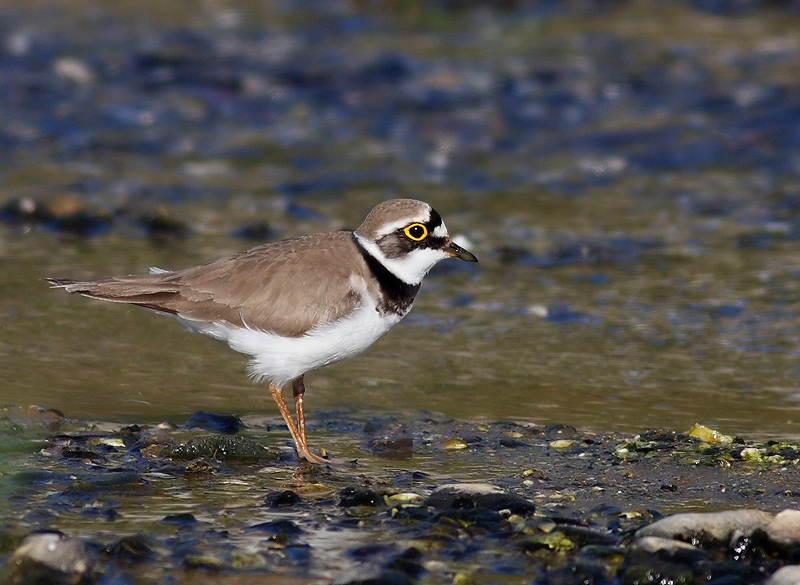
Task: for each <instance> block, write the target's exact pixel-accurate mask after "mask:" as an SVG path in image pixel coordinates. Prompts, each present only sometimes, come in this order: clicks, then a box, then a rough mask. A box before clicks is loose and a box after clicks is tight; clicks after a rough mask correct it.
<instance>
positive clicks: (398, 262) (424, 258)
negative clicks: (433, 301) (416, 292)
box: [356, 234, 449, 285]
mask: <svg viewBox="0 0 800 585" xmlns="http://www.w3.org/2000/svg"><path fill="white" fill-rule="evenodd" d="M356 238H358V243H359V244H361V246H363V248H364V249H365V250H366V251H367V252H368V253H369V255H370V256H372V257H373V258H375V259H376V260H377V261H378V262H380V263H381V264H382V265H383V266H384V267H385V268H386V269H387V270H388V271H389V272H391V273H392V274H394V275H395V276H396V277H397V278H399V279H400V280H402V281H403V282H405V283H406V284H410V285H417V284H419V283H421V282H422V279H423V278H425V275H426V274H428V272H430V269H431V268H433V267H434V266H435V265H436V264H437V263H438V262H439V261H441V260H444V259H445V258H448V257H449V256H448V254H446V253H445V252H444V251H442V250H435V249H433V248H418V249H416V250H412V251H411V252H410V253H409V254H408V255H407V256H405V257H403V258H387V257H386V256H385V255H384V253H383V252H382V251H381V249H380V248H379V247H378V244H376V243H375V242H373V241H371V240H367V239H366V238H364V237H363V236H360V235H358V234H356Z"/></svg>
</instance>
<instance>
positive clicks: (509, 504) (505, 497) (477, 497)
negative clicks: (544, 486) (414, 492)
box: [427, 483, 534, 514]
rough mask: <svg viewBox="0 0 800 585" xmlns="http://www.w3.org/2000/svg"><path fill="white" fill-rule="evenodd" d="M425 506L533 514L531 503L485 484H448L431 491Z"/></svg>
mask: <svg viewBox="0 0 800 585" xmlns="http://www.w3.org/2000/svg"><path fill="white" fill-rule="evenodd" d="M427 504H428V505H429V506H433V507H434V508H488V509H490V510H495V511H499V510H509V511H511V512H512V513H513V514H529V513H531V512H533V510H534V506H533V502H530V501H528V500H526V499H525V498H523V497H520V496H517V495H514V494H510V493H508V492H506V491H505V490H502V489H500V488H499V487H497V486H494V485H491V484H487V483H449V484H445V485H443V486H440V487H438V488H436V489H435V490H433V492H432V493H431V495H430V496H428V500H427Z"/></svg>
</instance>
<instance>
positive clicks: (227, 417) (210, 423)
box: [184, 410, 244, 435]
mask: <svg viewBox="0 0 800 585" xmlns="http://www.w3.org/2000/svg"><path fill="white" fill-rule="evenodd" d="M184 426H185V427H186V428H187V429H205V430H208V431H217V432H220V433H223V434H226V435H234V434H236V433H238V432H239V431H240V430H241V429H242V427H244V423H242V421H241V419H240V418H239V417H238V416H236V415H234V414H216V413H213V412H205V411H202V410H200V411H197V412H195V413H194V414H193V415H192V417H191V418H190V419H189V420H188V421H186V425H184Z"/></svg>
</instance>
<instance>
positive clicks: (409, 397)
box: [0, 2, 800, 439]
mask: <svg viewBox="0 0 800 585" xmlns="http://www.w3.org/2000/svg"><path fill="white" fill-rule="evenodd" d="M249 9H252V7H249V8H248V7H245V8H242V10H241V11H240V12H237V11H236V10H232V11H219V12H215V11H214V9H212V8H208V9H207V11H208V12H207V13H205V12H204V13H203V14H202V15H199V16H198V15H195V16H191V15H171V16H170V17H167V16H164V17H163V18H164V21H163V23H159V24H157V25H156V26H154V27H152V28H142V23H143V22H148V21H149V20H148V19H150V20H152V19H157V18H158V15H157V14H154V15H148V16H144V15H141V14H134V15H130V14H127V15H122V14H121V13H120V12H119V11H120V10H123V8H115V7H113V6H110V7H108V8H102V9H101V8H95V9H92V10H87V11H82V10H81V9H79V8H75V7H70V5H67V6H66V7H65V8H64V11H65V12H64V13H62V14H55V13H53V12H52V11H50V12H48V11H46V10H45V11H43V12H37V8H36V6H35V5H34V6H32V8H31V12H30V13H26V12H24V11H21V10H20V9H18V8H15V9H14V10H10V9H9V10H8V14H9V15H11V17H10V19H9V20H8V22H9V23H10V24H9V25H8V28H7V31H6V33H5V34H6V37H5V40H6V46H7V55H6V60H5V62H4V63H5V64H4V66H3V68H2V71H0V76H2V81H3V82H4V86H6V87H12V88H16V89H15V91H9V92H6V94H5V96H4V97H3V98H2V99H3V100H4V104H5V107H6V112H7V114H6V116H7V121H8V124H7V126H6V130H5V132H4V135H3V136H4V140H5V145H6V146H5V148H6V150H7V154H8V156H7V157H6V158H5V162H4V163H2V164H0V173H2V175H1V176H2V178H3V183H4V186H5V188H4V192H3V194H2V199H0V203H3V202H7V201H13V200H19V199H24V198H30V199H32V200H36V201H45V200H47V199H48V198H50V199H52V198H56V199H57V200H58V199H59V198H64V197H66V198H67V201H71V200H72V199H70V198H75V199H77V200H78V201H79V202H80V205H86V206H88V207H87V209H88V210H89V212H90V213H94V214H96V215H95V216H94V217H95V219H97V218H99V220H98V222H99V223H91V222H88V224H80V226H83V227H79V228H77V231H81V230H83V229H84V228H85V231H83V232H82V234H83V235H81V236H75V235H74V233H72V232H75V231H76V228H74V227H73V228H70V227H69V226H70V225H71V224H68V223H67V224H65V223H64V222H61V223H59V222H58V221H50V220H47V221H40V220H38V219H36V218H28V217H22V218H19V217H16V216H13V214H12V215H11V216H9V214H8V213H6V215H5V219H6V220H7V223H6V225H5V226H0V271H1V272H2V279H0V287H2V295H0V330H1V331H2V335H1V336H0V363H2V367H0V397H2V402H5V403H9V404H16V405H24V404H29V403H35V404H41V405H43V406H46V407H50V408H56V409H60V410H62V411H64V412H65V413H66V414H67V415H68V416H69V417H76V418H83V419H91V420H111V421H130V422H133V421H137V422H141V421H160V420H164V419H174V420H178V421H181V420H182V419H185V418H186V417H188V416H189V415H190V414H191V413H192V412H194V411H196V410H201V409H202V410H212V411H216V412H235V413H239V414H258V415H260V414H269V415H271V416H275V417H276V418H277V412H276V411H275V408H274V405H273V404H272V401H271V399H270V398H269V395H268V393H267V392H266V389H265V388H264V387H259V386H256V385H253V384H251V383H250V382H249V380H248V379H247V377H246V375H245V373H244V366H245V363H246V359H245V357H244V356H240V355H238V354H235V353H234V352H232V351H231V350H229V349H227V348H225V347H223V346H221V345H220V344H217V343H214V342H212V341H209V340H206V339H202V338H199V337H195V336H192V335H189V334H187V333H185V332H183V331H181V330H180V329H179V327H178V326H177V325H176V324H175V323H173V322H170V321H169V320H168V319H165V318H162V317H159V316H157V315H153V314H149V313H147V312H145V311H142V310H140V309H136V308H128V307H119V306H113V305H108V304H103V303H98V302H92V301H89V300H85V299H81V298H77V297H73V298H70V297H69V296H68V295H66V294H64V293H63V292H60V291H50V290H48V288H47V285H46V284H45V283H43V282H42V280H41V279H42V278H44V277H47V276H55V277H71V278H90V277H100V276H106V275H111V274H127V273H135V272H144V271H146V270H147V269H148V267H150V266H161V267H165V268H181V267H185V266H189V265H193V264H197V263H201V262H205V261H210V260H212V259H215V258H217V257H220V256H223V255H225V254H228V253H232V252H234V251H237V250H240V249H244V248H246V247H248V246H250V245H254V244H255V242H252V241H245V240H243V239H242V238H239V237H235V236H233V235H231V234H233V233H234V232H236V230H238V229H240V228H241V227H242V226H244V225H246V224H247V223H248V222H251V221H254V220H257V221H265V222H267V223H269V225H270V228H271V232H270V235H269V236H268V239H278V238H282V237H289V236H292V235H297V234H301V233H309V232H314V231H324V230H329V229H339V228H342V227H351V228H352V227H355V226H357V225H358V223H359V222H360V221H361V219H362V218H363V217H364V215H365V214H366V212H367V211H368V210H369V208H370V207H371V206H372V205H374V204H375V203H376V202H377V201H379V200H381V199H384V198H387V197H394V196H413V197H418V198H422V199H426V200H428V201H430V202H431V203H432V204H433V205H434V206H435V207H436V208H437V209H438V210H439V211H440V212H441V213H442V214H443V216H444V217H445V219H446V221H447V224H448V226H449V228H450V230H451V232H453V233H455V234H459V235H461V236H464V237H466V239H467V241H468V242H469V247H470V248H471V249H472V250H473V251H474V252H475V253H476V254H477V255H478V256H479V258H480V260H481V261H480V263H479V264H478V265H476V266H472V265H466V264H460V263H457V262H454V261H453V262H448V263H445V264H443V265H442V266H441V267H440V269H438V270H437V271H436V272H435V273H434V274H432V275H431V276H430V277H429V278H428V280H427V281H426V282H425V283H424V284H423V288H422V293H421V294H420V297H419V299H418V301H417V303H416V306H415V308H414V310H413V312H412V313H411V315H410V316H409V317H408V318H407V319H406V320H405V321H404V322H403V323H402V324H401V325H399V326H397V327H396V328H395V329H394V330H392V331H391V332H390V333H389V334H387V335H386V336H385V337H384V338H383V339H382V340H380V341H379V342H378V343H376V344H375V346H373V347H372V348H371V349H370V350H368V351H367V352H366V353H365V354H364V355H362V356H360V357H358V358H356V359H353V360H350V361H348V362H346V363H341V364H337V365H335V366H331V367H329V368H325V369H323V370H320V371H318V372H314V373H312V374H310V375H309V376H308V377H307V386H308V389H309V393H308V408H309V411H310V414H311V417H312V422H314V418H315V417H319V416H320V415H322V414H326V416H329V415H330V414H331V413H335V412H336V411H338V410H342V409H352V410H355V411H358V412H362V411H363V412H368V413H372V412H375V413H381V414H386V413H392V412H399V411H402V412H409V411H411V412H413V411H418V410H427V411H432V412H435V413H439V414H441V415H444V416H447V417H454V418H460V419H487V420H494V419H515V420H524V421H533V422H537V423H551V422H560V423H567V424H570V425H574V426H576V427H582V428H587V429H598V430H610V431H630V432H636V431H641V430H644V429H647V428H652V427H666V428H670V429H676V430H686V429H688V428H689V427H690V426H691V425H692V424H693V423H695V422H701V423H703V424H706V425H709V426H712V427H714V428H718V429H720V430H721V431H723V432H725V433H728V434H741V435H746V436H748V437H753V438H762V439H764V438H796V437H798V436H800V428H799V427H798V422H797V420H796V419H797V413H798V402H799V401H800V393H798V391H797V389H798V376H800V367H799V366H798V365H797V354H798V350H799V349H800V343H798V342H799V341H800V339H799V338H800V329H799V328H798V322H797V313H798V303H797V292H798V288H799V287H800V260H798V255H797V249H798V246H800V244H799V243H798V242H799V241H800V239H798V229H797V225H798V220H800V205H798V203H797V202H798V201H799V200H800V192H798V187H797V170H798V166H797V161H798V150H797V148H798V146H797V137H796V130H793V129H796V128H797V127H798V122H800V115H798V111H800V110H798V103H797V98H796V95H797V91H796V90H797V89H798V86H797V80H796V77H795V76H794V73H795V72H796V68H797V67H796V64H797V63H798V62H800V60H798V59H797V57H798V53H799V52H800V44H798V43H797V42H796V37H795V36H794V33H793V31H794V29H793V28H792V27H793V26H794V25H795V24H797V15H796V14H794V13H781V12H770V11H763V12H758V11H756V12H755V13H752V14H751V13H745V14H741V15H735V16H732V15H729V14H713V13H709V12H703V11H702V10H699V9H697V7H690V6H681V7H678V6H675V7H669V6H666V7H665V6H661V5H659V6H658V7H654V6H651V5H649V4H648V3H637V2H634V3H625V4H622V5H620V6H619V7H617V8H615V9H613V10H609V11H599V12H594V11H592V10H587V11H581V10H576V9H571V8H569V7H565V6H562V7H560V8H558V9H557V10H555V12H554V13H553V14H551V15H547V14H542V13H537V12H535V11H529V12H525V11H524V10H523V11H521V12H520V13H516V14H514V15H513V17H512V16H511V15H509V14H506V13H503V12H497V13H495V12H491V11H489V12H487V13H485V14H484V13H483V12H480V11H479V12H476V13H471V12H469V11H466V12H463V13H457V14H454V15H452V17H451V18H452V20H450V21H449V22H448V23H446V24H445V23H443V22H442V21H439V20H437V19H436V18H435V17H433V16H429V17H421V18H422V21H421V22H420V21H417V20H415V19H414V18H412V17H411V16H409V15H405V16H404V15H402V14H397V13H392V12H389V13H386V14H372V13H365V14H360V13H357V12H355V11H350V10H349V9H347V8H346V7H345V6H344V5H341V6H340V11H339V12H337V11H334V12H335V14H333V15H329V14H327V13H324V9H322V8H319V10H320V12H319V13H311V14H298V13H296V12H293V11H292V10H291V9H290V8H288V7H285V6H284V7H282V8H281V9H280V10H279V11H278V16H277V17H276V20H272V21H269V22H270V23H271V24H269V25H265V26H264V27H263V28H262V27H259V26H257V25H254V23H253V21H251V20H248V19H246V18H243V16H244V17H246V16H250V13H249V12H248V10H249ZM237 14H238V15H239V16H238V17H237ZM487 15H488V16H487ZM417 16H419V15H417ZM37 18H38V20H37ZM237 18H238V20H237ZM173 19H176V20H177V21H179V22H180V23H183V24H182V25H179V24H176V22H175V20H173ZM243 21H244V22H243ZM475 23H483V24H481V26H475ZM658 23H661V26H659V24H658ZM151 24H152V22H151ZM101 30H107V31H110V32H109V33H108V34H105V35H103V34H97V33H98V31H101ZM401 38H402V39H404V40H403V41H402V42H401V41H400V39H401ZM66 58H69V59H72V61H69V60H67V61H64V59H66ZM79 208H80V206H79ZM164 210H167V212H168V213H169V214H170V215H171V216H172V217H174V218H178V219H180V220H181V221H184V222H185V223H186V226H187V228H188V230H189V235H188V236H186V237H185V238H181V237H176V238H170V237H167V238H160V239H159V238H152V237H148V236H147V230H148V228H146V227H143V225H144V223H143V222H142V221H140V220H137V219H136V218H137V216H138V215H137V214H142V213H151V214H155V215H156V216H157V215H158V214H159V213H163V211H164ZM104 218H105V219H104ZM109 218H110V219H109ZM104 222H105V223H104Z"/></svg>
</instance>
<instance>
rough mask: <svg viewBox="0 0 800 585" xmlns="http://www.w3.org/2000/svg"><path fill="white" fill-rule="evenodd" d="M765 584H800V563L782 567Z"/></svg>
mask: <svg viewBox="0 0 800 585" xmlns="http://www.w3.org/2000/svg"><path fill="white" fill-rule="evenodd" d="M764 585H800V565H786V566H785V567H781V568H780V569H778V570H777V571H775V572H774V573H773V574H772V577H770V578H769V579H767V581H766V582H765V583H764Z"/></svg>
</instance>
